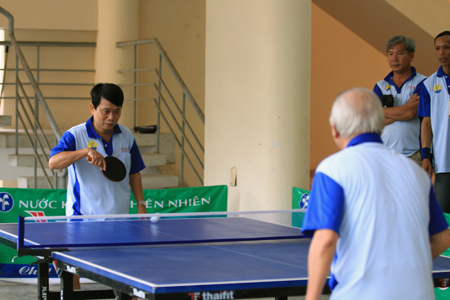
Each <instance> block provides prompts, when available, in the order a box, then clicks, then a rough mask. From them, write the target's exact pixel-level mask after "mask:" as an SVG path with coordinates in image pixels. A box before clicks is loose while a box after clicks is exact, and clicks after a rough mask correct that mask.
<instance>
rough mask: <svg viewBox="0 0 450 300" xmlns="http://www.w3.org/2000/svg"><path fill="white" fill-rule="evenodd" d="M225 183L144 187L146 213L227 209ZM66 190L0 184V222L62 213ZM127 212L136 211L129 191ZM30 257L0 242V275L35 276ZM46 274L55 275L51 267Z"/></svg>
mask: <svg viewBox="0 0 450 300" xmlns="http://www.w3.org/2000/svg"><path fill="white" fill-rule="evenodd" d="M227 198H228V188H227V186H226V185H221V186H208V187H194V188H179V189H167V190H144V200H145V202H146V206H147V212H148V213H187V212H213V211H226V210H227ZM65 201H66V190H62V189H61V190H54V189H17V188H0V223H16V222H17V218H18V216H19V215H21V216H24V217H31V216H33V217H45V216H64V215H65ZM130 213H132V214H135V213H137V204H136V200H135V199H134V197H133V195H132V196H131V199H130ZM34 261H36V259H35V258H34V257H31V256H24V257H17V251H16V250H15V249H11V248H9V247H6V246H4V245H1V244H0V278H18V279H27V278H35V277H36V274H37V266H36V265H30V263H32V262H34ZM50 276H51V277H57V274H56V271H55V269H54V268H53V267H51V268H50Z"/></svg>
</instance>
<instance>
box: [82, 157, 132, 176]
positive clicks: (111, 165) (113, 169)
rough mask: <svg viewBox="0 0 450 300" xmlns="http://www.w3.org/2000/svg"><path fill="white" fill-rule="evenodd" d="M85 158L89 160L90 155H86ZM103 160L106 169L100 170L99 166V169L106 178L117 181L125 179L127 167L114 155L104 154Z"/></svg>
mask: <svg viewBox="0 0 450 300" xmlns="http://www.w3.org/2000/svg"><path fill="white" fill-rule="evenodd" d="M86 160H87V161H91V157H90V156H87V157H86ZM105 162H106V170H102V168H101V167H100V170H101V171H102V174H103V176H105V178H106V179H108V180H110V181H114V182H119V181H122V180H124V179H125V176H126V175H127V168H126V167H125V165H124V164H123V162H122V161H121V160H120V159H118V158H117V157H114V156H106V157H105Z"/></svg>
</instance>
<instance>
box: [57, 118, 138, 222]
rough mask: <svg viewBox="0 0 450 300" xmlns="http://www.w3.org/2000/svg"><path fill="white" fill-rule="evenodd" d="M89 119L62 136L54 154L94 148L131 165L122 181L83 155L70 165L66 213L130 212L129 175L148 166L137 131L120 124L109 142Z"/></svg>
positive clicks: (104, 154) (69, 214)
mask: <svg viewBox="0 0 450 300" xmlns="http://www.w3.org/2000/svg"><path fill="white" fill-rule="evenodd" d="M92 120H93V119H92V118H90V119H89V120H88V121H87V122H86V123H83V124H80V125H77V126H75V127H72V128H70V129H69V130H68V131H67V132H65V133H64V135H63V136H62V137H61V139H60V141H59V143H58V145H56V146H55V147H54V148H53V149H52V151H51V156H53V155H55V154H57V153H59V152H62V151H75V150H80V149H84V148H92V149H94V150H96V151H97V152H99V153H100V154H101V155H103V156H109V155H112V156H115V157H117V158H119V159H120V160H121V161H122V162H123V163H124V164H125V167H126V168H127V175H126V177H125V179H124V180H122V181H121V182H112V181H109V180H108V179H106V178H105V177H104V176H103V174H102V172H101V171H100V169H99V168H98V167H94V166H93V165H91V164H90V163H88V162H87V161H86V159H80V160H79V161H77V162H75V163H74V164H72V165H71V166H69V167H68V171H69V180H68V185H67V202H66V215H68V216H73V215H104V214H127V213H128V212H129V208H130V189H129V175H130V174H135V173H137V172H140V171H141V170H143V169H144V168H145V165H144V162H143V160H142V157H141V154H140V152H139V149H138V147H137V145H136V142H135V140H134V136H133V133H132V132H131V131H130V130H129V129H128V128H126V127H124V126H122V125H120V124H117V125H116V126H115V127H114V133H113V135H112V136H111V139H110V141H109V143H107V142H106V141H105V140H103V138H102V137H100V136H99V135H98V134H97V133H96V132H95V130H94V128H93V126H92Z"/></svg>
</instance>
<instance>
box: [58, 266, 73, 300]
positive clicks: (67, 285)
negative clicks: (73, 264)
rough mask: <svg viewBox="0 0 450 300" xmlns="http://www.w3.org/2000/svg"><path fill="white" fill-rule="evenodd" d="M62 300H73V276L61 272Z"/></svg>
mask: <svg viewBox="0 0 450 300" xmlns="http://www.w3.org/2000/svg"><path fill="white" fill-rule="evenodd" d="M60 287H61V300H73V274H72V273H69V272H65V271H61V283H60Z"/></svg>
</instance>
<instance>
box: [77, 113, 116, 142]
mask: <svg viewBox="0 0 450 300" xmlns="http://www.w3.org/2000/svg"><path fill="white" fill-rule="evenodd" d="M93 121H94V117H90V118H89V120H87V121H86V130H87V134H88V136H89V137H90V138H91V139H101V138H102V137H101V136H99V135H98V134H97V132H95V130H94V125H92V122H93ZM115 133H122V130H120V127H119V125H118V124H116V125H114V134H115Z"/></svg>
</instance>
